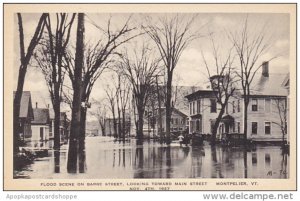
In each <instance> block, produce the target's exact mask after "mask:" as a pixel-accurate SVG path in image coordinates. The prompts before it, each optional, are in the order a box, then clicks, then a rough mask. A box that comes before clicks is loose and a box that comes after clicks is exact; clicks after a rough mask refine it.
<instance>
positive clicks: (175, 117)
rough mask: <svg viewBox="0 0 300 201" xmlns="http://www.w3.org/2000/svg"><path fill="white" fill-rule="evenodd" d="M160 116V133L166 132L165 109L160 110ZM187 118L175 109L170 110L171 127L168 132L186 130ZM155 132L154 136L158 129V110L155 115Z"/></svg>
mask: <svg viewBox="0 0 300 201" xmlns="http://www.w3.org/2000/svg"><path fill="white" fill-rule="evenodd" d="M161 116H162V132H166V108H161ZM187 118H188V116H187V115H186V114H184V113H183V112H181V111H179V110H178V109H176V108H172V114H171V126H170V131H171V132H174V133H176V132H183V131H186V129H187V125H188V124H187V122H188V121H187ZM155 128H156V129H155V131H156V134H158V133H157V130H158V128H159V116H158V109H157V111H156V115H155Z"/></svg>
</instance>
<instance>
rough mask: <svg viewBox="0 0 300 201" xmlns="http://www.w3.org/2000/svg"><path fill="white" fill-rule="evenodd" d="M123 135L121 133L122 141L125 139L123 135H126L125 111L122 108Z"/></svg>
mask: <svg viewBox="0 0 300 201" xmlns="http://www.w3.org/2000/svg"><path fill="white" fill-rule="evenodd" d="M122 113H123V115H122V116H123V125H122V126H123V135H122V137H123V141H125V135H126V120H125V111H124V110H123V112H122Z"/></svg>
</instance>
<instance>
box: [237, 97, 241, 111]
mask: <svg viewBox="0 0 300 201" xmlns="http://www.w3.org/2000/svg"><path fill="white" fill-rule="evenodd" d="M240 111H241V100H238V102H237V112H240Z"/></svg>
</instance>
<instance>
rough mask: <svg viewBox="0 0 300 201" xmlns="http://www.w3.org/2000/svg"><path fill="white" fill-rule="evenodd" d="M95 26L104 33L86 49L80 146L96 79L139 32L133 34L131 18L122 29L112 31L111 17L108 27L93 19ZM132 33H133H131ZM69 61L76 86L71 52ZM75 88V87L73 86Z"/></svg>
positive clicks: (69, 68)
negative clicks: (98, 23)
mask: <svg viewBox="0 0 300 201" xmlns="http://www.w3.org/2000/svg"><path fill="white" fill-rule="evenodd" d="M89 19H90V18H89ZM90 21H91V22H92V24H93V25H95V27H97V28H98V29H99V31H100V33H102V35H101V36H102V38H101V39H100V40H99V41H98V42H97V43H96V44H95V45H86V51H85V62H84V67H83V69H82V71H83V77H82V90H81V93H82V94H81V102H82V103H84V106H83V107H82V108H81V117H82V118H81V135H82V136H81V137H80V143H79V146H83V144H84V141H85V124H86V114H87V108H88V107H89V105H90V104H89V97H90V94H91V92H92V89H93V86H94V84H95V82H96V80H97V79H98V78H99V77H100V75H101V74H102V72H103V71H104V69H106V68H108V67H109V66H111V64H112V63H114V62H115V58H114V56H115V55H118V54H119V53H118V52H117V49H118V48H119V47H120V46H121V45H123V44H125V43H127V42H128V41H130V40H131V39H133V38H135V37H136V36H138V35H139V34H132V33H133V32H134V31H135V30H136V28H135V27H130V26H129V23H130V18H128V19H127V21H126V22H125V24H124V25H123V26H122V27H121V29H119V30H116V31H112V28H111V19H109V20H108V22H107V28H106V29H103V28H101V27H99V26H98V25H97V24H96V23H94V22H93V21H92V20H91V19H90ZM131 34H132V35H131ZM66 61H67V65H66V66H67V71H68V75H69V77H70V79H71V81H72V83H73V86H74V81H75V80H74V68H73V66H74V65H72V62H73V61H74V59H73V56H72V55H71V53H69V56H68V58H67V59H66ZM73 88H74V87H73Z"/></svg>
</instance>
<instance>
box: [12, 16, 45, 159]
mask: <svg viewBox="0 0 300 201" xmlns="http://www.w3.org/2000/svg"><path fill="white" fill-rule="evenodd" d="M45 18H46V14H42V16H41V17H40V20H39V23H38V25H37V27H36V29H35V33H34V35H33V37H32V39H31V41H30V44H29V46H28V49H27V50H28V51H27V53H25V48H24V32H23V21H22V16H21V14H20V13H18V25H19V36H20V60H21V65H20V67H19V75H18V85H17V90H16V93H15V97H14V105H13V106H14V108H13V110H14V111H13V146H14V147H13V154H14V155H15V154H17V153H18V152H19V145H20V136H19V134H20V122H19V116H20V107H21V98H22V93H23V86H24V81H25V76H26V72H27V66H28V63H29V61H30V58H31V56H32V54H33V51H34V49H35V47H36V45H37V44H38V42H39V39H40V33H42V31H43V29H44V25H43V24H44V20H45ZM23 134H24V133H23Z"/></svg>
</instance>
